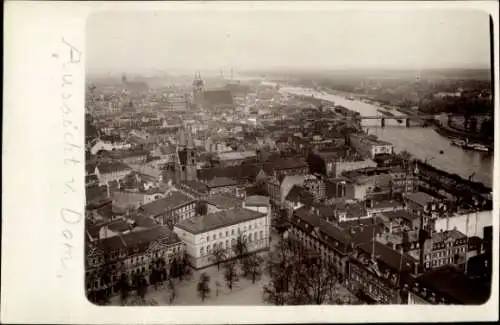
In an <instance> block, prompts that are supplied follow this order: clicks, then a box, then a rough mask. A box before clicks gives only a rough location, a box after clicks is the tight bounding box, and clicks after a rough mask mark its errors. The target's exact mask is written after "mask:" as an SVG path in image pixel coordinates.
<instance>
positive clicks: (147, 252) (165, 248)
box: [85, 226, 184, 297]
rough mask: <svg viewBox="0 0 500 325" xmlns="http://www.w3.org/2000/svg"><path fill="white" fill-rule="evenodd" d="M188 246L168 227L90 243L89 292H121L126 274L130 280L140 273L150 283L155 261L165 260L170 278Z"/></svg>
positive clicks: (164, 276) (131, 232) (88, 249)
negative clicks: (175, 260)
mask: <svg viewBox="0 0 500 325" xmlns="http://www.w3.org/2000/svg"><path fill="white" fill-rule="evenodd" d="M183 251H184V245H183V243H182V241H181V240H180V239H179V237H178V236H177V235H176V234H175V233H173V232H172V231H171V230H170V229H168V228H167V227H162V226H155V227H153V228H149V229H140V228H139V230H136V231H134V230H130V231H128V232H126V233H118V234H117V235H114V236H109V237H106V238H104V239H101V240H97V241H94V242H88V243H87V249H86V259H85V264H86V268H85V270H86V271H85V280H86V281H85V282H86V291H87V295H88V296H90V295H91V294H94V295H96V296H97V297H99V296H109V295H112V294H115V293H117V292H118V290H119V289H118V288H117V283H118V281H119V280H120V278H121V276H122V274H123V275H125V276H126V277H127V279H128V281H132V280H133V278H134V277H135V276H137V275H140V276H141V277H143V278H144V279H145V280H146V281H147V282H148V283H149V277H148V275H149V273H150V266H151V263H152V262H156V261H158V260H159V259H163V260H164V262H165V272H164V274H163V276H162V278H163V279H166V278H167V276H168V270H169V269H170V268H169V265H170V263H171V262H172V259H173V258H174V255H180V254H181V253H182V252H183Z"/></svg>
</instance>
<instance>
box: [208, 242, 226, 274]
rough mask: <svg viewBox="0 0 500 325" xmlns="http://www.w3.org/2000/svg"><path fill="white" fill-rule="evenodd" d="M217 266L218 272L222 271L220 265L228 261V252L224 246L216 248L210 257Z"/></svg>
mask: <svg viewBox="0 0 500 325" xmlns="http://www.w3.org/2000/svg"><path fill="white" fill-rule="evenodd" d="M210 258H211V259H212V260H213V261H214V262H215V264H217V271H219V270H220V264H221V262H223V261H224V260H225V259H226V250H225V249H223V248H222V246H219V245H218V246H216V247H215V249H214V250H213V251H212V256H211V257H210Z"/></svg>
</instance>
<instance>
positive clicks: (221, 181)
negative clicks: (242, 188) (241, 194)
mask: <svg viewBox="0 0 500 325" xmlns="http://www.w3.org/2000/svg"><path fill="white" fill-rule="evenodd" d="M206 184H207V186H208V187H209V188H214V187H223V186H234V185H238V184H239V182H238V181H237V180H236V179H234V178H229V177H224V176H223V177H215V178H212V179H211V180H209V181H206Z"/></svg>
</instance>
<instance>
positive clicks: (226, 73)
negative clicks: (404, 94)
mask: <svg viewBox="0 0 500 325" xmlns="http://www.w3.org/2000/svg"><path fill="white" fill-rule="evenodd" d="M197 72H200V73H201V74H202V76H203V74H206V75H207V76H209V77H213V76H220V70H216V69H211V70H189V69H185V70H178V71H174V70H169V71H160V70H158V71H155V72H142V73H138V72H136V73H131V72H126V71H122V72H112V73H111V72H110V73H87V78H90V79H105V78H121V76H122V75H123V74H125V75H126V76H127V77H129V78H135V77H139V78H144V77H160V76H177V77H183V76H194V74H195V73H197ZM364 72H366V73H401V74H409V73H421V74H427V73H433V72H477V73H484V74H485V77H487V78H490V73H491V68H490V67H457V68H427V69H404V68H394V67H393V68H385V69H384V68H351V69H342V68H338V69H331V68H330V69H321V68H314V69H308V68H285V67H283V68H269V69H241V70H238V71H234V75H235V76H238V75H245V76H248V75H251V74H256V75H257V74H259V75H261V74H296V73H324V74H329V73H347V74H348V75H349V74H350V75H356V76H359V75H360V74H364ZM224 77H225V78H230V71H224ZM367 77H368V76H367Z"/></svg>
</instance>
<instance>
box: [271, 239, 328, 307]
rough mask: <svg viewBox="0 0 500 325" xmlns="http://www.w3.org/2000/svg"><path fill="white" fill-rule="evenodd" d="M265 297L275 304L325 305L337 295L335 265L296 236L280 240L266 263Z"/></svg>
mask: <svg viewBox="0 0 500 325" xmlns="http://www.w3.org/2000/svg"><path fill="white" fill-rule="evenodd" d="M267 271H268V273H269V276H270V279H271V281H270V283H269V284H267V285H266V286H265V287H264V295H265V296H264V299H265V300H266V301H268V302H270V303H273V304H276V305H295V304H323V303H326V302H331V301H332V300H333V299H334V298H335V291H336V290H335V286H336V284H337V281H338V280H337V277H336V274H335V267H334V266H333V265H332V264H331V263H329V262H328V261H324V260H322V259H321V257H320V256H319V255H317V254H316V252H314V251H311V250H308V249H306V248H305V247H304V246H302V245H301V243H300V242H298V241H296V240H294V239H291V238H290V239H286V240H282V241H280V243H279V244H278V245H277V247H276V248H275V249H274V250H273V251H272V252H271V253H270V256H269V261H268V264H267Z"/></svg>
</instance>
